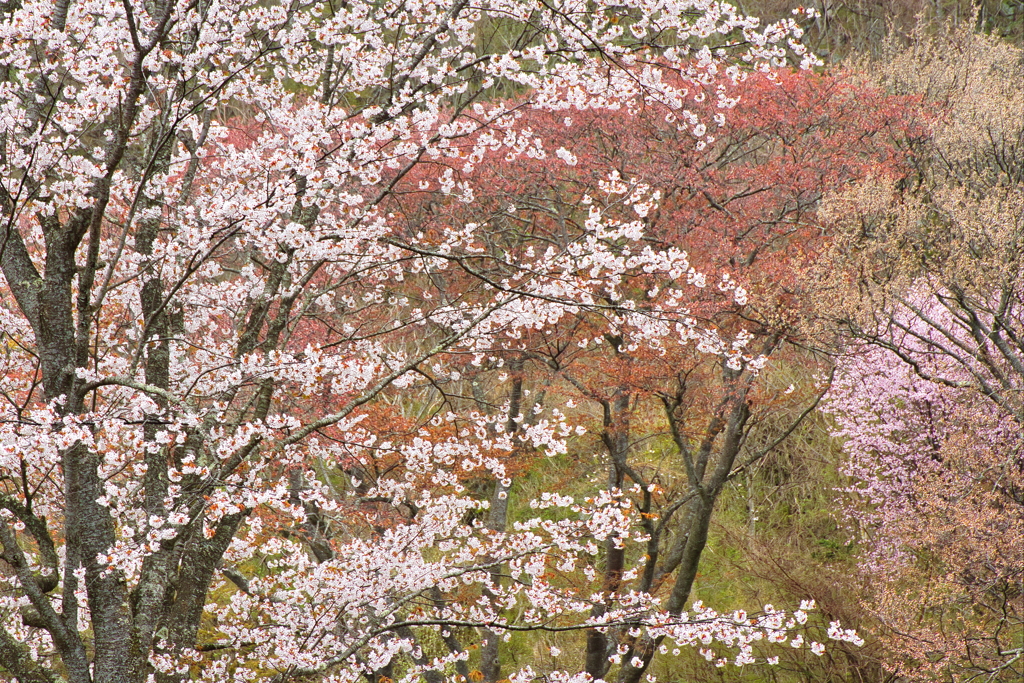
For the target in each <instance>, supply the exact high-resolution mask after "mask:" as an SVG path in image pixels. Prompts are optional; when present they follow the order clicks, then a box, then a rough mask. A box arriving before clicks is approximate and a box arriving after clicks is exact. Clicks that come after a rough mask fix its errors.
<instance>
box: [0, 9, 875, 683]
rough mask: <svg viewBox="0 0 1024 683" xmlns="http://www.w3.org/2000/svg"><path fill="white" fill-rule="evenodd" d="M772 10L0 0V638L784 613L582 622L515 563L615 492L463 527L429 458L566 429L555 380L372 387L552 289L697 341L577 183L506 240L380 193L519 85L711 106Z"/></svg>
mask: <svg viewBox="0 0 1024 683" xmlns="http://www.w3.org/2000/svg"><path fill="white" fill-rule="evenodd" d="M798 33H799V30H798V28H797V26H796V24H795V23H793V22H792V21H788V22H785V23H782V24H779V25H774V26H768V27H764V28H760V27H759V26H758V24H757V22H756V21H754V20H751V19H747V18H744V17H742V16H739V15H738V14H737V13H736V12H735V11H734V10H733V9H732V8H730V7H729V6H728V5H725V4H723V3H719V2H717V1H714V2H712V1H709V0H681V1H680V2H670V3H664V2H647V1H646V0H637V1H635V2H628V3H626V4H623V3H621V2H615V3H610V2H609V3H606V2H603V1H599V2H596V3H593V2H592V3H586V4H581V3H577V2H569V1H567V2H555V3H548V2H530V1H529V0H514V1H509V2H506V1H503V0H498V1H496V2H485V3H481V4H475V5H471V4H470V3H467V2H463V1H461V0H460V1H457V2H454V3H441V4H433V3H418V2H399V1H394V2H348V3H343V4H337V5H334V4H314V3H309V4H302V3H295V4H277V3H264V2H258V3H257V2H253V3H249V2H239V1H234V0H227V1H226V2H217V1H216V0H210V1H207V0H200V2H197V3H191V4H185V3H175V2H173V1H171V0H160V1H158V2H151V3H141V2H134V1H133V0H124V1H122V2H111V1H106V0H100V1H98V2H78V1H72V0H57V1H56V2H46V1H42V2H35V1H33V0H25V1H22V2H7V3H3V4H2V5H0V57H2V60H0V63H2V64H3V71H2V73H0V168H2V172H0V219H2V226H3V227H2V234H0V267H2V273H3V279H2V281H0V288H2V293H3V298H2V299H0V302H2V303H0V319H2V326H0V330H2V332H0V335H2V336H0V339H2V341H3V344H2V356H0V362H2V363H3V370H4V373H3V379H2V382H0V396H2V397H3V399H4V401H3V407H2V408H0V411H2V413H0V414H2V423H0V546H2V554H0V558H2V563H0V582H2V585H3V590H2V591H0V670H2V671H3V672H4V675H6V676H10V677H13V678H14V679H17V680H19V681H23V682H27V681H32V682H47V683H48V682H50V681H61V680H66V681H74V682H75V683H85V682H92V681H95V682H97V683H99V682H103V683H106V682H113V681H118V682H121V681H144V680H156V681H180V680H189V679H194V680H210V681H224V680H252V679H254V678H255V679H269V680H279V681H283V680H288V679H290V678H293V677H307V676H320V677H322V678H323V679H324V680H334V681H354V680H357V679H358V678H360V677H367V678H369V679H371V680H373V681H376V680H379V678H380V677H385V676H386V677H388V678H401V679H403V680H410V681H411V680H418V679H420V678H426V679H427V680H442V679H443V678H445V677H450V676H455V675H464V674H463V673H462V672H463V671H464V670H465V661H466V659H467V657H468V656H469V655H468V653H469V649H470V647H472V646H473V645H474V644H473V643H468V642H462V641H460V638H461V637H462V634H463V632H462V631H458V629H465V628H467V627H486V628H487V629H488V630H489V631H490V632H492V633H496V634H500V635H504V634H508V633H511V632H514V631H519V630H547V631H559V630H570V629H579V628H585V627H587V626H599V627H602V628H603V627H605V626H606V625H609V624H629V625H631V627H632V628H641V627H645V628H647V629H648V630H649V632H650V633H651V634H652V637H655V638H658V639H663V638H669V639H672V640H674V641H675V642H677V643H680V644H686V645H691V644H696V643H701V644H707V643H710V642H712V641H719V642H720V643H722V644H723V645H724V646H725V647H732V648H734V649H736V651H737V653H738V654H737V655H736V657H737V661H740V662H745V661H747V660H749V659H750V652H751V643H752V642H753V641H755V640H758V639H762V638H769V639H774V640H785V639H787V638H788V637H789V631H790V630H791V629H792V628H796V627H798V626H799V625H800V623H802V621H801V620H802V617H793V618H790V617H787V616H786V615H783V614H781V613H779V612H776V611H775V610H767V611H766V612H765V613H764V614H757V615H752V616H748V615H745V614H744V615H739V614H737V615H731V616H729V617H721V616H720V615H718V614H716V613H714V612H712V611H710V610H705V609H700V610H698V611H697V612H696V613H695V614H683V615H680V614H670V615H666V614H664V613H663V612H662V611H661V609H660V608H659V603H658V602H657V601H656V600H653V599H652V597H651V596H650V595H647V594H645V593H636V594H634V595H629V596H622V597H620V598H619V599H618V600H617V602H616V608H615V609H614V610H611V611H608V612H605V613H604V614H602V615H601V616H600V622H599V623H598V622H595V621H594V619H595V617H593V616H591V615H592V607H593V604H592V601H591V600H590V597H589V596H588V595H586V594H585V593H581V592H579V591H574V590H573V589H572V585H571V583H567V582H559V581H555V580H553V578H552V577H553V576H554V575H558V574H565V573H571V572H572V571H573V570H574V568H575V567H576V563H577V562H579V561H580V558H581V557H586V556H588V554H590V553H592V552H594V549H595V548H596V547H597V545H596V544H600V543H604V542H605V541H607V540H608V539H612V542H613V543H620V544H627V543H631V542H634V541H643V540H644V536H643V533H642V526H639V525H637V524H636V523H635V520H634V511H633V509H632V507H631V505H630V504H629V502H628V501H626V500H624V499H623V498H621V497H620V496H616V495H612V494H601V495H598V496H596V497H594V498H591V499H588V500H585V501H584V500H580V501H576V500H571V499H567V498H564V497H561V496H558V495H556V494H554V493H549V494H545V495H543V496H541V498H540V500H539V501H538V502H537V503H536V504H535V507H536V508H538V509H539V510H541V512H539V513H538V516H537V517H536V518H533V519H529V520H527V521H524V522H521V523H519V524H517V525H516V526H515V527H513V528H511V529H508V530H497V529H494V528H491V527H488V526H487V525H483V524H480V523H479V522H478V521H475V520H478V519H479V515H478V513H479V512H480V511H481V510H482V509H484V508H486V507H487V502H486V501H481V500H479V499H478V498H474V497H473V496H471V495H468V493H467V491H466V488H465V485H464V481H463V479H462V477H461V476H460V473H468V472H486V473H488V475H489V476H494V477H496V478H499V479H502V478H504V477H505V476H506V472H505V467H506V464H505V455H506V454H508V453H510V452H514V451H516V450H517V449H520V448H523V447H529V448H532V449H537V450H539V451H543V452H547V453H556V452H559V451H561V450H563V449H565V448H566V438H567V436H568V435H569V434H570V433H571V432H572V426H571V425H569V424H567V422H566V420H565V417H564V416H563V415H561V414H559V413H557V412H554V411H551V412H550V413H549V414H547V415H545V416H544V418H543V419H537V420H534V421H532V422H531V423H530V424H528V425H524V427H523V428H522V429H516V430H511V429H504V428H502V425H507V424H508V423H509V421H510V420H513V421H514V418H515V417H516V416H515V415H514V414H511V415H510V412H511V408H510V407H509V406H505V407H502V408H501V409H499V410H497V411H495V412H493V413H489V414H483V413H477V412H472V411H467V412H457V411H447V412H443V411H442V412H437V413H435V414H433V415H431V416H429V418H430V419H429V420H417V419H414V417H410V415H409V414H408V411H409V410H411V409H412V408H410V407H409V406H403V393H402V392H403V390H404V389H406V388H408V387H409V386H411V384H412V383H413V382H414V381H415V380H416V378H417V377H421V376H424V375H429V374H431V373H437V372H438V371H439V372H440V373H442V374H443V373H445V372H446V368H449V367H453V359H456V358H457V359H462V358H471V359H479V360H480V362H485V361H486V362H499V361H500V358H498V357H497V356H496V355H495V353H496V351H495V350H496V349H501V348H505V346H506V343H505V342H506V341H507V340H508V339H509V338H516V337H517V336H521V335H523V334H524V332H525V331H527V330H538V329H543V328H544V327H545V326H549V325H555V324H557V323H558V322H559V321H560V320H561V319H562V318H563V317H564V316H566V315H567V314H570V313H573V314H575V313H578V312H580V311H593V312H595V313H596V314H598V315H599V317H600V316H605V318H606V319H607V320H608V321H609V324H613V325H614V326H615V330H616V332H618V333H621V334H624V335H627V336H632V337H634V338H635V339H637V340H641V341H642V340H647V339H650V338H652V337H653V336H657V335H665V336H668V337H671V338H672V339H673V340H676V341H677V342H678V343H698V344H699V348H700V349H701V350H702V351H704V352H707V353H711V354H723V353H725V354H727V353H728V350H729V349H736V348H738V347H737V346H736V345H735V342H734V341H733V339H731V338H730V337H729V336H728V335H725V337H724V338H723V335H720V334H719V331H718V330H716V329H714V327H713V326H711V325H710V324H702V323H699V322H698V321H697V320H695V319H694V318H692V317H691V316H690V315H689V312H688V308H687V302H688V300H689V298H690V293H691V290H692V287H693V286H694V283H696V282H699V281H700V280H701V279H702V278H703V277H704V276H703V275H702V274H701V273H698V272H697V270H696V269H695V268H693V266H691V264H690V262H689V260H688V258H687V255H686V254H685V253H684V252H682V251H681V250H679V249H676V248H668V247H665V248H654V247H651V246H650V245H645V244H644V225H643V222H642V221H639V220H630V221H623V220H619V219H617V218H615V217H613V216H610V215H605V214H604V213H603V212H602V211H600V210H597V211H592V212H591V215H590V218H589V220H588V221H587V223H586V225H585V230H584V232H583V233H582V234H581V235H580V236H579V237H578V238H577V239H574V240H572V241H571V242H570V243H568V244H565V245H559V246H558V248H554V247H552V248H550V249H546V250H543V251H537V252H534V253H532V254H526V253H524V254H522V255H521V256H520V257H518V258H517V259H515V260H512V259H508V258H502V256H501V253H500V251H494V250H488V247H489V246H490V245H492V244H493V243H494V235H492V234H490V233H488V231H487V226H486V225H483V224H471V223H470V224H466V225H464V226H461V227H458V228H455V227H454V226H449V229H445V230H442V231H440V232H438V233H436V234H432V235H423V236H421V235H417V234H415V233H412V234H408V233H407V232H406V231H405V230H404V228H403V225H404V224H403V223H401V222H400V221H396V220H395V215H394V213H393V211H391V210H390V209H389V208H388V207H389V205H390V202H389V201H387V200H390V199H392V198H394V197H395V195H396V192H397V191H398V189H399V188H401V187H402V183H403V180H404V179H407V178H416V180H417V182H421V183H426V184H427V186H432V187H435V188H437V189H438V191H440V192H442V193H443V194H445V195H448V196H454V197H456V198H458V199H459V200H461V201H463V202H465V203H466V204H468V205H472V203H473V201H474V196H475V195H474V193H475V189H474V187H473V184H472V183H471V182H470V181H468V180H467V176H468V173H469V171H470V170H471V169H472V168H473V166H474V165H475V164H479V163H482V162H484V160H485V159H486V160H487V162H488V163H498V164H500V163H502V160H503V159H515V158H517V157H520V156H524V155H525V156H536V155H543V154H545V153H546V152H545V141H544V139H543V138H542V137H541V136H538V135H536V134H535V133H534V132H533V131H531V130H530V129H529V128H528V127H526V126H523V125H521V124H520V122H519V118H520V117H519V112H520V111H521V110H523V109H539V110H543V111H565V112H573V111H586V110H592V109H596V110H601V109H610V110H618V109H622V110H627V111H629V110H635V109H637V108H642V107H645V106H654V105H658V106H664V107H669V108H672V109H675V110H680V111H688V110H687V106H688V103H689V102H690V101H692V100H696V101H704V100H706V99H707V98H711V99H712V100H713V101H714V102H715V103H716V107H717V109H720V110H721V111H722V113H725V114H726V115H727V114H728V109H729V108H730V106H731V105H732V103H733V100H732V97H731V94H730V83H732V82H734V81H735V80H736V79H739V78H740V77H741V73H740V69H739V68H738V67H737V66H736V64H749V65H751V66H752V67H757V68H763V69H767V68H770V67H771V66H773V65H777V64H781V63H782V62H783V61H784V60H785V59H786V58H787V54H788V53H789V52H795V53H796V54H798V55H801V54H802V50H801V48H800V46H799V45H798V44H797V43H796V42H792V40H791V39H793V38H796V37H798ZM709 42H712V43H713V44H715V45H721V46H722V47H720V48H716V49H715V50H711V49H709V47H707V43H709ZM734 62H735V63H734ZM744 68H745V67H744ZM510 93H513V94H516V95H517V96H516V98H515V99H514V100H508V99H504V98H505V96H507V95H509V94H510ZM509 102H514V104H510V103H509ZM678 120H679V121H680V123H679V125H680V126H683V127H685V128H686V129H687V130H688V131H689V133H690V134H692V135H693V136H694V137H695V138H696V139H701V138H705V137H706V136H707V135H709V132H708V131H709V130H710V126H709V125H708V123H709V122H705V121H701V120H700V118H699V117H697V116H695V115H693V114H690V115H688V116H682V117H680V118H679V119H678ZM550 152H551V153H552V154H553V155H554V158H556V159H560V160H561V161H562V162H566V163H568V160H566V159H564V158H563V157H564V155H561V156H560V155H558V154H557V153H555V151H554V150H550ZM553 163H555V162H553ZM609 178H610V180H609V182H613V180H614V177H613V176H611V175H609ZM610 192H612V193H613V194H616V195H618V197H619V201H620V202H621V203H622V204H623V205H625V206H630V205H636V206H641V205H642V206H644V210H650V208H651V207H652V206H653V205H654V202H656V199H655V198H653V197H651V196H648V195H647V194H645V193H643V192H637V191H635V188H624V189H621V190H620V189H617V187H611V188H610ZM623 245H635V248H631V249H630V250H629V251H628V253H626V252H625V250H624V249H623ZM456 270H457V271H458V272H459V274H460V278H458V279H451V278H446V274H447V273H449V272H451V271H456ZM652 279H654V280H659V281H660V283H661V284H660V286H659V287H658V288H657V290H658V291H659V292H661V294H660V295H650V296H647V295H645V294H644V292H646V291H648V290H649V281H650V280H652ZM441 282H444V283H452V282H454V283H457V285H458V286H457V287H451V286H448V285H447V284H445V286H439V285H438V283H441ZM637 283H642V284H643V286H635V285H636V284H637ZM652 321H653V322H652ZM448 376H449V377H451V376H452V374H451V373H450V372H448ZM396 406H397V407H396ZM403 410H405V413H403ZM399 418H404V419H399ZM378 466H379V467H378ZM339 467H340V468H341V470H340V471H341V474H339V470H338V468H339ZM375 467H377V469H374V468H375ZM362 473H374V474H375V476H373V477H366V478H363V477H362V476H361V475H362ZM638 529H640V530H641V531H638ZM499 566H500V567H504V568H505V571H506V572H507V574H508V576H509V577H510V579H511V580H509V581H505V582H498V581H495V580H494V576H495V575H494V571H493V570H494V568H495V567H499ZM513 608H514V609H513ZM467 632H469V633H473V632H474V631H467ZM835 633H836V634H837V637H846V638H854V637H855V636H852V635H850V634H845V633H843V632H842V631H841V630H840V631H836V632H835ZM794 642H796V643H797V644H798V645H799V644H800V641H799V640H796V641H794ZM818 647H820V646H818ZM566 668H567V669H568V671H567V672H565V673H556V674H552V677H553V679H554V680H573V679H576V680H582V679H583V678H586V676H585V674H577V673H576V672H575V669H574V667H573V666H567V667H566ZM531 676H532V674H531V670H530V669H529V667H525V668H524V669H523V670H522V671H520V672H516V673H513V674H512V677H513V678H515V679H516V680H528V679H530V678H531Z"/></svg>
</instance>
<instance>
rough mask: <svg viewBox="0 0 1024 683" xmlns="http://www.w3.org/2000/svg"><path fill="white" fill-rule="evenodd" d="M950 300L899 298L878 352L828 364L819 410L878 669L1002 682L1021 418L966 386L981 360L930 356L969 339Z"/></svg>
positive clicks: (1014, 669) (1022, 612) (1022, 552)
mask: <svg viewBox="0 0 1024 683" xmlns="http://www.w3.org/2000/svg"><path fill="white" fill-rule="evenodd" d="M951 300H953V299H952V298H951V297H950V295H948V294H946V293H940V294H935V295H931V296H929V295H927V294H920V293H918V294H917V295H916V296H915V297H913V298H912V299H908V302H907V304H906V309H905V310H903V311H902V312H897V313H896V314H895V315H894V316H893V320H892V325H891V328H890V332H889V333H888V334H887V335H886V336H885V337H884V338H881V339H878V340H875V341H876V343H877V345H864V346H860V347H857V348H855V349H854V350H853V351H852V352H851V353H850V355H849V356H847V357H846V358H844V360H843V361H842V362H841V363H840V372H839V375H838V377H837V380H836V381H835V383H834V384H833V387H832V388H831V390H830V394H829V397H828V400H827V408H828V410H829V411H830V412H831V413H832V414H833V416H834V418H835V420H836V423H837V429H836V431H835V432H834V433H835V435H836V436H838V437H839V438H841V439H843V443H844V449H845V451H846V455H847V460H846V464H845V473H846V475H847V476H849V477H850V481H851V485H850V488H849V489H848V492H849V493H851V494H853V497H852V499H851V502H850V503H849V505H848V507H847V509H846V515H847V518H848V520H849V521H850V522H851V523H853V524H854V525H855V527H856V528H857V530H858V531H859V533H860V538H861V539H862V540H863V544H864V550H863V553H862V568H863V570H864V571H865V573H866V574H867V575H868V576H870V578H871V581H872V586H873V590H872V591H871V594H870V597H869V604H870V606H871V607H872V608H873V610H874V611H875V613H876V614H877V615H878V616H879V617H880V618H881V623H882V624H883V631H882V632H881V635H882V641H883V643H884V644H885V646H886V649H887V665H888V666H889V667H890V669H891V670H893V671H895V672H897V673H899V674H900V675H902V676H907V677H909V678H912V679H915V680H916V679H920V680H936V679H937V678H939V677H943V678H944V677H952V678H953V679H954V680H969V679H971V677H976V676H978V675H979V674H981V675H986V676H988V677H989V678H988V680H1013V679H1015V678H1016V677H1018V676H1019V675H1020V673H1021V669H1020V665H1019V662H1020V661H1021V659H1022V657H1021V643H1020V638H1019V633H1020V626H1021V623H1022V621H1021V620H1022V618H1024V609H1022V608H1024V604H1022V602H1021V595H1020V590H1019V586H1020V581H1021V578H1022V571H1024V496H1022V491H1024V476H1022V474H1024V459H1022V455H1021V446H1022V444H1021V429H1020V422H1019V421H1018V416H1017V415H1016V414H1015V411H1012V410H1007V409H1005V407H1004V405H1005V402H1004V401H1002V400H999V399H998V398H997V399H993V398H991V397H988V396H986V395H985V394H983V393H981V392H979V391H978V387H977V386H976V385H975V384H974V382H973V381H972V379H974V378H981V377H984V374H983V372H984V371H983V362H982V361H978V362H975V361H973V360H972V359H969V358H967V357H957V356H951V355H946V354H943V353H936V348H942V347H944V346H946V345H955V347H956V348H958V349H962V350H966V349H969V348H971V347H972V345H973V344H975V340H974V339H972V338H971V336H969V334H968V331H969V327H968V326H967V325H964V324H963V322H964V321H963V319H960V318H958V317H957V316H956V313H955V309H952V310H951V309H950V308H949V307H948V306H949V302H950V301H951ZM980 318H981V316H978V318H977V319H976V320H977V321H978V323H979V324H981V323H980ZM1007 324H1008V325H1010V324H1012V325H1014V326H1015V325H1016V324H1017V323H1016V322H1011V321H1009V320H1008V321H1007ZM982 339H983V341H987V340H984V338H982ZM975 348H976V349H977V347H975ZM972 353H980V350H976V351H974V352H972ZM962 361H963V362H962ZM984 362H988V363H993V364H995V363H996V360H995V359H994V358H993V357H992V356H991V355H989V356H988V357H987V358H985V361H984ZM965 366H966V367H965ZM999 369H1000V370H1001V371H1004V372H1012V371H1010V370H1009V368H999Z"/></svg>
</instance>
